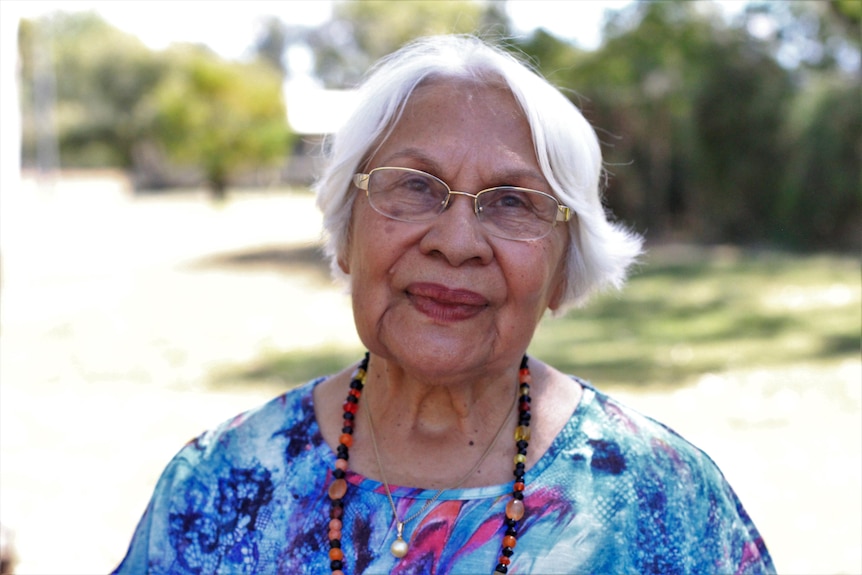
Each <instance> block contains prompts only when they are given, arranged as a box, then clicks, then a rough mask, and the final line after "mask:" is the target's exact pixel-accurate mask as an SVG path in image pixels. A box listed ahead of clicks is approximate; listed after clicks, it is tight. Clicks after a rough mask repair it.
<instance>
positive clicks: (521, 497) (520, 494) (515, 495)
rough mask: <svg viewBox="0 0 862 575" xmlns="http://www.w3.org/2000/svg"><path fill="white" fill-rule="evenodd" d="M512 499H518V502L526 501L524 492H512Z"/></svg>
mask: <svg viewBox="0 0 862 575" xmlns="http://www.w3.org/2000/svg"><path fill="white" fill-rule="evenodd" d="M512 498H514V499H517V500H518V501H523V500H524V492H523V491H514V492H512Z"/></svg>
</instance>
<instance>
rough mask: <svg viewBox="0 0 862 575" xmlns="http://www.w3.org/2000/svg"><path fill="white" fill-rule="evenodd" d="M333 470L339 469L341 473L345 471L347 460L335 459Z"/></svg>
mask: <svg viewBox="0 0 862 575" xmlns="http://www.w3.org/2000/svg"><path fill="white" fill-rule="evenodd" d="M335 468H336V469H340V470H341V471H347V460H346V459H341V458H339V459H336V460H335Z"/></svg>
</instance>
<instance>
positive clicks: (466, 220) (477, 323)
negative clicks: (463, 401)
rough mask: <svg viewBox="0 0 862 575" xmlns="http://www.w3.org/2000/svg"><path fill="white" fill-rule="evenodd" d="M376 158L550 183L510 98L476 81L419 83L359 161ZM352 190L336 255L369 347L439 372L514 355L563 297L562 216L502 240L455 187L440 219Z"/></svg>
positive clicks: (487, 182)
mask: <svg viewBox="0 0 862 575" xmlns="http://www.w3.org/2000/svg"><path fill="white" fill-rule="evenodd" d="M381 166H389V167H406V168H414V169H417V170H422V171H425V172H428V173H430V174H433V175H435V176H437V177H438V178H440V179H442V180H443V181H445V182H446V183H447V184H449V187H450V188H451V189H453V190H459V191H465V192H469V193H474V194H475V193H476V192H478V191H480V190H483V189H486V188H490V187H494V186H501V185H512V186H520V187H524V188H532V189H537V190H540V191H545V192H548V193H550V186H549V185H548V183H547V182H546V181H545V179H544V178H543V176H542V173H541V170H540V169H539V166H538V163H537V161H536V156H535V152H534V151H533V143H532V138H531V134H530V129H529V125H528V123H527V121H526V120H525V119H524V117H523V115H522V113H521V111H520V109H519V107H518V106H517V104H516V102H515V100H514V98H513V97H512V96H511V94H510V93H509V92H508V91H504V90H503V89H500V88H497V87H487V86H480V85H478V84H475V83H467V82H458V83H454V82H441V83H432V84H429V85H426V86H423V87H421V88H419V89H417V90H416V91H415V92H414V94H413V95H412V96H411V98H410V100H409V102H408V104H407V106H406V108H405V110H404V114H403V115H402V117H401V119H400V120H399V122H398V123H397V124H396V126H395V129H394V131H393V132H392V133H391V135H390V136H389V137H388V138H387V139H386V141H385V142H384V143H383V145H382V146H381V147H380V148H379V149H378V151H377V152H376V153H375V155H374V157H373V158H372V159H371V160H370V162H369V165H368V166H367V167H366V169H365V171H366V172H368V171H370V170H371V169H373V168H377V167H381ZM356 193H357V194H359V195H358V196H357V198H356V202H355V204H354V207H353V214H352V220H351V235H350V240H349V245H348V249H347V251H346V254H345V255H344V257H342V258H341V259H340V260H339V263H340V265H341V267H342V269H343V270H344V271H345V272H346V273H348V274H349V275H350V281H351V287H352V294H353V295H352V297H353V313H354V318H355V321H356V326H357V330H358V333H359V336H360V338H361V339H362V341H363V343H364V344H365V345H366V346H367V347H368V349H369V350H370V351H371V352H372V353H374V354H376V355H379V356H382V357H384V358H386V359H389V360H394V361H395V362H397V363H398V364H399V365H400V366H401V367H403V368H404V369H406V370H408V371H414V372H415V373H417V374H423V375H425V376H430V377H438V378H439V377H443V376H445V375H452V374H456V373H457V374H462V375H469V374H470V373H475V374H476V375H480V374H482V373H488V371H489V370H490V371H493V370H494V369H495V368H496V369H506V368H511V365H512V363H514V362H517V361H518V360H520V357H521V355H522V354H523V353H524V352H525V350H526V348H527V346H528V344H529V342H530V340H531V338H532V336H533V332H534V330H535V327H536V325H537V324H538V322H539V320H540V319H541V317H542V314H543V313H544V310H545V309H547V308H549V307H551V308H554V307H556V306H557V305H559V303H560V298H561V296H562V290H563V266H564V254H565V250H566V244H567V241H568V232H567V230H566V226H565V225H557V226H555V228H554V229H553V231H552V232H551V234H550V235H548V236H546V237H544V238H542V239H539V240H531V241H514V240H507V239H501V238H498V237H495V236H492V235H490V234H488V233H487V232H486V231H485V229H484V228H483V227H482V225H481V224H480V223H479V220H478V219H477V218H476V215H475V213H474V211H473V200H472V198H468V197H465V196H453V197H452V199H451V203H450V205H449V208H448V209H447V210H446V211H445V212H443V213H442V214H441V215H439V216H438V217H437V218H436V219H434V220H432V221H430V222H423V223H407V222H401V221H396V220H392V219H389V218H387V217H385V216H383V215H381V214H379V213H377V212H376V211H374V209H372V208H371V206H370V205H369V204H368V198H367V197H366V196H365V194H364V193H363V192H360V191H358V190H357V191H356Z"/></svg>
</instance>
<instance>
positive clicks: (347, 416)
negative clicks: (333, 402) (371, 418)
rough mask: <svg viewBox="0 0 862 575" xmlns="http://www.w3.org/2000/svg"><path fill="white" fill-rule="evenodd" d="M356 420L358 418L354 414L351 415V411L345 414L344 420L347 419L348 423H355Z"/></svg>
mask: <svg viewBox="0 0 862 575" xmlns="http://www.w3.org/2000/svg"><path fill="white" fill-rule="evenodd" d="M355 418H356V416H355V415H353V414H352V413H350V412H349V411H345V412H344V419H346V420H347V421H353V420H354V419H355Z"/></svg>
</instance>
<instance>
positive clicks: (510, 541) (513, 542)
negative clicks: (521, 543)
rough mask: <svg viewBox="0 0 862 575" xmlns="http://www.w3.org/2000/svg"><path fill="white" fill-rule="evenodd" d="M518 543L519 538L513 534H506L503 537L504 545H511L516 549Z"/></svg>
mask: <svg viewBox="0 0 862 575" xmlns="http://www.w3.org/2000/svg"><path fill="white" fill-rule="evenodd" d="M517 544H518V540H517V539H515V538H514V537H512V536H511V535H506V536H505V537H503V547H511V548H512V549H514V548H515V545H517Z"/></svg>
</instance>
